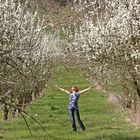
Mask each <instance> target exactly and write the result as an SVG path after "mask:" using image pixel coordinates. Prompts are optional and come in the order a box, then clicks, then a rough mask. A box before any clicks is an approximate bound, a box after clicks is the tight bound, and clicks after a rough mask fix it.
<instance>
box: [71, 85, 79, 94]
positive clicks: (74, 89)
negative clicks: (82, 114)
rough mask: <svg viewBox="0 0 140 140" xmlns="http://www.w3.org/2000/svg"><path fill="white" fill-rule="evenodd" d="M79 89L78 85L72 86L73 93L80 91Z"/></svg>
mask: <svg viewBox="0 0 140 140" xmlns="http://www.w3.org/2000/svg"><path fill="white" fill-rule="evenodd" d="M78 91H79V90H78V87H77V86H72V88H71V93H72V92H78Z"/></svg>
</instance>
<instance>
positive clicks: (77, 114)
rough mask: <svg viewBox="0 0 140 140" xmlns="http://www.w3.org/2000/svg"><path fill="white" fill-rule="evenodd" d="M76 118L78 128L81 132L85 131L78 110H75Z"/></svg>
mask: <svg viewBox="0 0 140 140" xmlns="http://www.w3.org/2000/svg"><path fill="white" fill-rule="evenodd" d="M76 117H77V121H78V123H79V125H80V128H81V129H82V130H83V131H85V126H84V124H83V122H82V121H81V119H80V114H79V110H78V109H76Z"/></svg>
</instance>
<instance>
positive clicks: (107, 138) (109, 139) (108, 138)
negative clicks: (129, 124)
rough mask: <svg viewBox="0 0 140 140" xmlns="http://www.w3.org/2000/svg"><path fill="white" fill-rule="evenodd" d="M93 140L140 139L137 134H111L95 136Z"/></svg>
mask: <svg viewBox="0 0 140 140" xmlns="http://www.w3.org/2000/svg"><path fill="white" fill-rule="evenodd" d="M93 140H140V137H137V136H124V135H122V134H114V135H111V136H105V135H104V136H96V137H95V138H93Z"/></svg>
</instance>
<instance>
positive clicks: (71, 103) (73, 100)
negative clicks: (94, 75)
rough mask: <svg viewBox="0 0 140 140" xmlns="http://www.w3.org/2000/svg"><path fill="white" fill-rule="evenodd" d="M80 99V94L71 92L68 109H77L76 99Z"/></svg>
mask: <svg viewBox="0 0 140 140" xmlns="http://www.w3.org/2000/svg"><path fill="white" fill-rule="evenodd" d="M79 97H80V94H79V93H78V92H73V93H71V94H70V97H69V109H72V108H74V109H78V99H79Z"/></svg>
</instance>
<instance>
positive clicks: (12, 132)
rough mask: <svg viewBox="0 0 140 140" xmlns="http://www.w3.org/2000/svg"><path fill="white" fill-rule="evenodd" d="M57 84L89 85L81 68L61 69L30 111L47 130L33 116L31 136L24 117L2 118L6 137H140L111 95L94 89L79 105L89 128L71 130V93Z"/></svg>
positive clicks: (17, 139)
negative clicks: (69, 108)
mask: <svg viewBox="0 0 140 140" xmlns="http://www.w3.org/2000/svg"><path fill="white" fill-rule="evenodd" d="M54 84H58V85H59V86H61V87H63V88H66V89H69V88H70V87H71V85H73V84H76V85H78V87H79V89H83V88H85V87H87V86H88V83H87V82H86V80H85V78H84V77H83V76H82V75H81V74H80V73H79V72H78V71H77V72H74V71H66V70H65V69H62V68H61V69H58V70H57V71H56V72H55V75H54V76H53V80H52V82H51V84H50V85H49V87H48V88H47V89H46V90H45V91H44V96H43V97H41V98H38V99H37V100H36V101H35V102H34V103H32V105H31V106H30V107H28V108H27V111H28V112H29V113H30V114H31V115H33V116H35V117H36V118H37V119H38V120H39V121H40V122H41V123H42V125H43V127H45V128H46V130H47V136H46V134H45V132H44V131H42V129H41V128H40V126H38V125H37V124H36V123H35V122H34V121H32V120H31V119H30V118H27V121H28V123H29V125H30V128H31V131H32V133H33V136H30V134H29V131H28V130H27V126H26V125H25V123H24V120H23V118H22V117H19V118H18V119H15V120H14V121H13V122H11V123H10V124H9V123H4V122H1V124H2V125H3V126H2V127H4V134H3V136H4V138H3V139H4V140H140V129H134V127H132V126H130V125H129V124H126V123H125V122H124V121H123V117H122V115H121V113H119V112H116V111H114V109H113V107H112V106H111V105H110V104H109V103H107V95H106V94H105V93H100V92H99V91H95V90H93V89H91V90H90V91H88V92H87V93H85V94H83V95H81V97H80V100H79V108H80V114H81V119H82V121H83V122H84V124H85V126H86V132H82V131H81V130H80V128H79V126H78V125H77V128H78V131H77V132H71V124H70V119H69V114H68V98H69V97H68V96H67V95H65V94H63V93H62V92H61V91H59V90H58V89H56V88H55V87H54ZM36 115H37V116H36Z"/></svg>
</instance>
